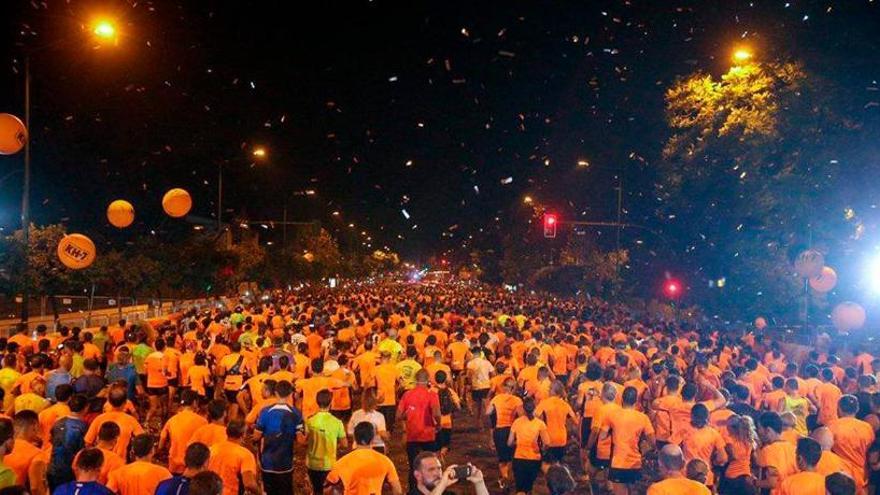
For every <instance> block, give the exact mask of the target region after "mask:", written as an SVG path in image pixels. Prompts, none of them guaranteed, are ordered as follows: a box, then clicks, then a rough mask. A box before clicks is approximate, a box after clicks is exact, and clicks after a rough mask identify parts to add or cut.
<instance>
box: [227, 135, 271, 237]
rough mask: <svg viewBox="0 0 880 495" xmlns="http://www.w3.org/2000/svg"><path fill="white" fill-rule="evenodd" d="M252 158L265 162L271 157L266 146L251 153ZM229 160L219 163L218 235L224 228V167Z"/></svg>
mask: <svg viewBox="0 0 880 495" xmlns="http://www.w3.org/2000/svg"><path fill="white" fill-rule="evenodd" d="M251 156H253V157H254V160H255V161H263V160H265V159H266V157H268V156H269V152H268V151H267V150H266V148H265V147H264V146H256V147H254V149H253V150H252V151H251ZM228 162H229V160H221V161H219V162H217V234H218V235H219V234H220V230H221V229H222V228H223V165H224V164H225V163H228Z"/></svg>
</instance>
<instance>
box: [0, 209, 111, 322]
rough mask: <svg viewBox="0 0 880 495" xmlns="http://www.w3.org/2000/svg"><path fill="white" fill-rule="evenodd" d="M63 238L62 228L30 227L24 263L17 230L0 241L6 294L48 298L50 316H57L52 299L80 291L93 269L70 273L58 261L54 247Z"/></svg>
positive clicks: (55, 247)
mask: <svg viewBox="0 0 880 495" xmlns="http://www.w3.org/2000/svg"><path fill="white" fill-rule="evenodd" d="M65 234H66V231H65V228H64V226H63V225H47V226H46V227H37V226H35V225H31V226H30V233H29V235H30V236H29V239H28V241H29V242H28V246H29V247H28V252H27V263H25V254H24V236H23V232H22V231H20V230H18V231H16V232H15V233H14V234H13V235H11V236H7V237H5V238H4V239H3V243H2V254H0V259H2V261H3V265H4V271H5V274H6V276H5V277H4V279H5V280H6V283H5V284H4V285H5V288H6V290H7V291H8V292H9V293H13V292H14V293H20V292H23V291H24V289H25V288H27V289H28V291H29V292H30V293H31V294H40V295H48V296H49V301H50V303H51V306H52V311H53V313H54V314H55V315H56V316H57V315H58V308H57V305H56V301H55V296H56V295H58V294H64V293H70V292H72V291H74V290H77V289H82V288H83V287H85V286H86V285H87V284H88V282H87V280H88V278H87V277H88V275H90V274H92V273H93V272H94V268H93V267H89V268H86V269H84V270H71V269H70V268H67V267H66V266H64V265H63V264H61V261H60V260H59V259H58V256H57V254H56V252H57V248H58V243H59V242H60V241H61V238H62V237H64V236H65Z"/></svg>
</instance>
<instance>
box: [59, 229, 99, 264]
mask: <svg viewBox="0 0 880 495" xmlns="http://www.w3.org/2000/svg"><path fill="white" fill-rule="evenodd" d="M96 254H97V253H96V252H95V243H94V242H92V240H91V239H89V238H88V237H86V236H84V235H82V234H68V235H66V236H64V237H62V238H61V241H60V242H59V243H58V259H60V260H61V263H62V264H63V265H64V266H66V267H67V268H72V269H74V270H82V269H83V268H87V267H88V266H89V265H91V264H92V263H93V262H94V261H95V256H96Z"/></svg>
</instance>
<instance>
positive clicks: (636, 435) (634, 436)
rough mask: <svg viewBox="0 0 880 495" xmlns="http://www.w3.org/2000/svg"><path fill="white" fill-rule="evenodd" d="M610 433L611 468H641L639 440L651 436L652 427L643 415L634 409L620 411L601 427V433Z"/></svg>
mask: <svg viewBox="0 0 880 495" xmlns="http://www.w3.org/2000/svg"><path fill="white" fill-rule="evenodd" d="M609 430H610V431H611V442H612V448H613V449H614V450H613V453H612V455H611V467H612V468H614V469H638V468H640V467H642V453H641V451H640V450H639V440H641V438H642V435H653V434H654V427H653V426H652V425H651V421H650V420H648V416H646V415H645V413H642V412H639V411H636V410H635V409H621V410H620V411H618V412H617V413H616V414H614V415H613V416H609V417H608V420H607V421H605V424H604V425H603V426H602V431H603V432H606V431H609Z"/></svg>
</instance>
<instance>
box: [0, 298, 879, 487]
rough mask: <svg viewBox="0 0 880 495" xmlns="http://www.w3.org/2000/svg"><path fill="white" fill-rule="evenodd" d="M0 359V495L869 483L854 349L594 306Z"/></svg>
mask: <svg viewBox="0 0 880 495" xmlns="http://www.w3.org/2000/svg"><path fill="white" fill-rule="evenodd" d="M0 353H2V369H0V400H2V403H3V410H4V411H3V413H4V414H3V415H2V417H0V456H2V463H0V495H13V494H16V495H17V494H23V493H31V494H34V495H48V494H61V495H93V494H108V493H116V494H118V495H153V494H156V495H187V494H190V495H238V494H241V493H250V494H254V495H256V494H262V493H266V494H268V495H274V494H289V493H309V492H311V493H312V494H320V493H328V494H330V493H344V494H346V495H371V494H379V493H393V494H395V495H399V494H401V493H403V491H404V490H407V491H408V493H411V494H419V493H422V494H437V495H439V494H442V493H446V492H449V491H453V492H455V491H459V492H466V493H475V494H478V495H488V494H489V493H508V492H509V493H517V494H524V493H530V492H532V491H533V489H534V490H535V491H541V493H551V494H554V495H556V494H560V495H561V494H564V493H589V492H590V491H592V493H614V494H620V495H622V494H636V493H645V492H647V493H648V494H649V495H664V494H669V495H686V494H708V493H713V492H717V493H721V494H745V495H749V494H757V493H770V494H785V495H788V494H797V495H813V494H817V495H819V494H821V495H825V494H826V493H828V494H833V495H844V494H867V493H872V494H873V493H874V490H875V488H876V487H877V485H878V480H880V443H878V442H876V441H875V439H876V432H877V430H878V429H880V387H878V384H877V378H876V376H877V373H878V372H880V359H875V358H874V357H873V356H872V355H871V354H870V353H869V352H867V351H866V350H862V349H858V348H855V349H846V350H844V349H842V348H841V349H836V348H835V347H834V346H833V345H829V343H828V342H822V343H820V344H817V345H816V346H815V347H812V348H794V347H784V346H782V345H781V343H779V342H777V341H775V340H773V339H772V338H770V337H769V336H764V335H759V334H756V333H755V332H754V331H749V330H748V329H740V330H739V331H718V330H715V329H713V328H711V327H707V328H701V329H697V328H693V327H690V326H688V325H686V324H677V323H675V322H663V321H659V320H651V319H649V318H647V317H644V316H641V315H639V314H636V313H632V312H630V311H628V310H627V309H626V308H624V307H622V306H616V305H611V304H607V303H604V302H600V301H597V300H564V299H557V298H550V297H540V296H536V295H529V294H512V293H509V292H506V291H501V290H496V289H492V288H486V287H474V286H470V287H460V286H435V287H425V286H418V285H375V286H370V285H364V286H354V287H351V288H341V289H335V290H327V289H302V290H298V291H283V292H282V291H276V292H273V293H269V294H267V295H266V296H265V297H264V298H262V299H257V300H255V301H250V300H235V301H232V302H230V303H228V304H212V305H210V306H208V307H202V308H199V307H192V308H183V310H182V311H181V312H180V313H177V314H174V315H170V316H169V317H168V318H167V321H164V322H162V323H159V324H156V323H152V324H146V323H143V322H126V321H120V322H119V323H118V324H116V325H111V326H110V327H109V328H108V327H100V328H87V329H80V328H68V327H64V326H60V327H59V328H55V329H47V328H45V327H39V328H37V329H36V331H31V330H29V329H25V328H22V329H20V330H18V329H12V330H11V331H10V335H9V336H8V338H3V339H0ZM462 423H467V424H469V425H475V426H473V428H474V429H476V435H477V436H478V437H479V438H481V439H482V440H481V442H482V443H484V444H485V445H489V446H491V447H490V448H491V449H492V451H494V455H495V456H496V457H497V463H496V462H495V461H494V460H492V459H491V458H481V459H478V458H472V459H471V460H472V462H459V463H457V464H453V463H451V462H450V458H452V457H454V458H457V459H461V458H463V457H466V456H462V455H458V453H460V452H462V451H468V450H469V449H471V448H472V447H473V445H468V444H467V443H462V442H461V441H460V440H459V437H460V435H461V430H460V429H459V428H460V426H459V428H457V426H458V425H460V424H462ZM472 437H473V436H472V435H471V438H472ZM395 451H396V452H395ZM403 452H405V459H406V460H407V462H406V464H403V463H402V462H397V463H395V462H393V461H392V460H391V459H392V457H394V456H395V455H396V456H398V458H400V459H403V458H404V457H403V456H402V454H403ZM490 464H491V465H492V467H491V469H492V471H493V472H494V471H495V470H496V465H497V471H498V473H499V477H498V479H497V480H493V481H492V482H491V483H489V482H488V481H487V478H486V477H484V474H483V472H484V471H486V470H488V469H489V465H490ZM295 470H299V471H300V472H301V471H302V470H305V471H306V472H307V479H308V483H307V484H295V483H294V480H295V479H296V477H295V476H294V471H295ZM545 487H546V488H545ZM545 490H546V491H545Z"/></svg>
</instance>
